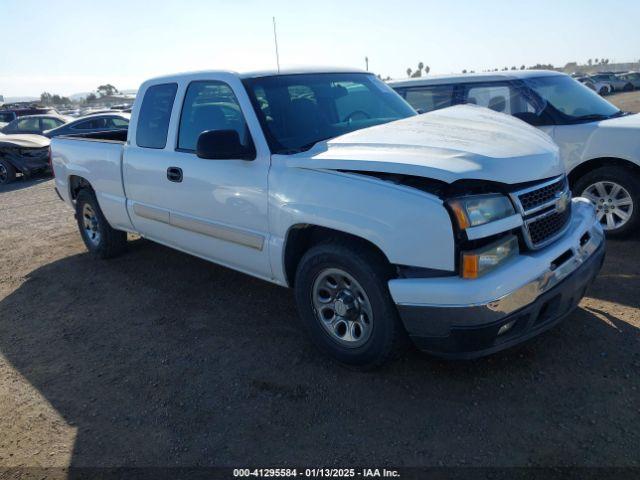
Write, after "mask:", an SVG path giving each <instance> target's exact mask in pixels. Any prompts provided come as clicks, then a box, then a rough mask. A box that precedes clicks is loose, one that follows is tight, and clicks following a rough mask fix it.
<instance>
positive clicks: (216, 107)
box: [124, 74, 271, 278]
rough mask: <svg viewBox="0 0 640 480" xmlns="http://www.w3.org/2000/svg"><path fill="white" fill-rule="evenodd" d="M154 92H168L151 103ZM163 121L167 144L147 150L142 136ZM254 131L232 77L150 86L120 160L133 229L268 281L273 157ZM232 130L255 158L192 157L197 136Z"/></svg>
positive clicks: (148, 140)
mask: <svg viewBox="0 0 640 480" xmlns="http://www.w3.org/2000/svg"><path fill="white" fill-rule="evenodd" d="M167 85H173V86H174V87H172V88H174V90H175V93H174V96H175V99H176V100H175V101H173V100H170V97H171V95H170V93H171V88H170V87H168V86H167ZM153 88H164V89H165V95H164V99H163V100H160V101H155V100H154V96H153V95H154V92H152V91H151V89H153ZM156 93H157V92H156ZM149 94H151V96H150V97H149V102H147V95H149ZM168 103H170V104H171V105H172V106H168V105H167V104H168ZM146 107H148V108H146ZM163 109H164V111H165V112H166V111H167V109H168V110H169V111H170V112H171V114H170V120H169V119H168V118H167V119H165V120H163V118H164V117H166V113H165V114H162V113H161V112H162V111H163ZM147 110H148V113H147ZM247 112H248V113H249V114H250V115H251V116H250V118H249V120H250V122H248V121H247V114H246V113H247ZM166 121H168V125H166V126H165V127H164V131H163V132H162V131H161V132H160V133H161V134H162V133H164V136H165V137H166V142H165V143H164V145H163V144H162V143H163V142H162V141H161V140H162V138H161V139H160V141H159V142H158V143H157V144H156V145H155V146H156V148H150V147H149V146H148V144H150V143H153V140H154V135H153V134H147V133H145V131H146V130H154V129H156V130H157V129H158V128H159V127H162V125H165V123H166ZM251 122H253V125H251ZM256 128H259V127H258V124H257V119H256V118H255V114H254V113H253V110H252V109H251V106H250V102H249V99H248V97H247V95H246V92H245V91H244V89H243V87H242V84H241V83H240V81H239V80H238V79H237V77H235V76H232V75H225V74H221V75H220V77H218V78H211V77H209V78H206V77H204V78H202V79H197V80H193V81H191V82H189V83H187V82H185V83H181V81H180V79H179V80H178V81H177V82H176V83H168V84H165V85H156V86H154V87H151V88H149V89H148V90H147V92H146V93H145V98H144V100H143V104H142V107H141V111H140V112H139V119H138V125H137V128H136V133H135V136H136V138H135V139H131V142H132V144H133V143H134V142H136V145H130V146H129V148H128V149H127V151H126V153H125V163H124V165H125V167H124V181H125V187H126V193H127V199H128V209H129V212H130V215H131V218H132V221H133V223H134V225H135V227H136V229H137V230H138V231H139V232H140V233H141V234H143V235H145V236H147V237H149V238H151V239H154V240H157V241H159V242H161V243H164V244H167V245H169V246H172V247H174V248H177V249H180V250H184V251H187V252H189V253H192V254H195V255H198V256H201V257H204V258H207V259H210V260H213V261H215V262H217V263H221V264H223V265H228V266H230V267H233V268H236V269H239V270H243V271H247V272H248V273H251V274H254V275H257V276H261V277H265V278H271V268H270V265H269V258H268V252H267V241H268V238H267V237H268V220H267V175H268V170H269V162H270V155H269V151H268V147H267V145H266V142H264V139H263V138H262V136H261V135H260V134H259V133H260V131H259V130H258V131H257V132H256ZM230 129H232V130H236V131H237V132H238V134H239V136H240V138H241V141H242V142H244V143H245V144H247V143H248V142H254V143H255V147H256V152H257V154H256V158H255V159H253V160H250V161H249V160H231V159H230V160H205V159H202V158H199V157H198V156H197V155H196V152H195V151H196V144H197V140H198V136H199V135H200V133H202V132H203V131H206V130H230ZM252 129H253V132H254V133H253V134H252ZM256 133H257V135H256ZM162 136H163V135H160V137H162ZM254 139H255V140H254ZM145 145H147V146H145Z"/></svg>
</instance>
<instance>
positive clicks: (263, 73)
mask: <svg viewBox="0 0 640 480" xmlns="http://www.w3.org/2000/svg"><path fill="white" fill-rule="evenodd" d="M305 73H369V74H371V72H365V71H364V70H360V69H357V68H344V67H300V68H281V69H280V70H277V69H273V70H258V71H250V72H242V73H240V72H236V71H234V70H201V71H196V72H182V73H175V74H170V75H162V76H159V77H154V78H150V79H148V80H147V81H146V82H144V83H145V84H154V83H158V82H170V81H177V80H180V79H183V78H185V77H194V76H198V77H203V76H206V75H207V74H209V75H216V74H226V75H234V76H237V77H239V78H242V79H244V78H259V77H273V76H277V75H303V74H305Z"/></svg>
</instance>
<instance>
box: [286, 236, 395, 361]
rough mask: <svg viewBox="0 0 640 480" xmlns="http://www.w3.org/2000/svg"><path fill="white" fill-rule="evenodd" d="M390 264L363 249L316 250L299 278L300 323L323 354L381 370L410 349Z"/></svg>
mask: <svg viewBox="0 0 640 480" xmlns="http://www.w3.org/2000/svg"><path fill="white" fill-rule="evenodd" d="M390 276H391V268H390V266H389V264H388V263H387V261H386V259H384V258H383V257H382V255H380V254H379V253H377V252H375V251H374V250H373V249H370V248H368V247H367V246H364V245H357V246H356V245H349V244H345V243H341V242H332V243H324V244H320V245H316V246H315V247H312V248H311V249H310V250H309V251H308V252H307V253H306V254H305V255H304V256H303V258H302V260H301V261H300V264H299V265H298V269H297V272H296V278H295V297H296V303H297V307H298V312H299V315H300V318H301V320H302V323H303V324H304V326H305V327H306V329H307V331H308V332H309V334H310V336H311V339H312V341H313V342H314V343H315V344H316V346H317V347H318V348H319V349H320V350H322V351H323V352H324V353H326V354H328V355H329V356H331V357H332V358H334V359H336V360H338V361H339V362H341V363H343V364H347V365H350V366H356V367H359V368H363V369H368V368H374V367H377V366H380V365H381V364H383V363H384V362H385V361H387V360H388V359H389V358H390V357H391V356H392V355H393V354H394V353H396V352H398V351H399V350H400V349H401V347H403V346H404V345H406V343H407V341H406V333H405V331H404V328H403V326H402V323H401V321H400V319H399V317H398V313H397V310H396V306H395V304H394V303H393V300H392V299H391V295H390V294H389V290H388V287H387V281H388V280H389V278H390Z"/></svg>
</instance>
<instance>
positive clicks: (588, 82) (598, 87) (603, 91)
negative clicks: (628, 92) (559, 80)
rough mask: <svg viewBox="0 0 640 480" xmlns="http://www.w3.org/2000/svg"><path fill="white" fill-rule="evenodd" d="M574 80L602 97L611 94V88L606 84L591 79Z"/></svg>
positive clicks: (579, 78)
mask: <svg viewBox="0 0 640 480" xmlns="http://www.w3.org/2000/svg"><path fill="white" fill-rule="evenodd" d="M576 80H577V81H579V82H580V83H582V84H583V85H585V86H587V87H589V88H590V89H591V90H593V91H594V92H596V93H598V94H599V95H602V96H603V97H604V96H605V95H609V94H610V93H613V87H612V86H611V85H610V84H608V83H606V82H597V81H595V80H594V79H593V78H591V77H577V78H576Z"/></svg>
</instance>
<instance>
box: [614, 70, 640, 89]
mask: <svg viewBox="0 0 640 480" xmlns="http://www.w3.org/2000/svg"><path fill="white" fill-rule="evenodd" d="M618 77H620V79H621V80H623V81H625V82H629V83H630V84H631V85H633V88H634V89H637V88H640V72H629V73H623V74H620V75H618Z"/></svg>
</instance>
